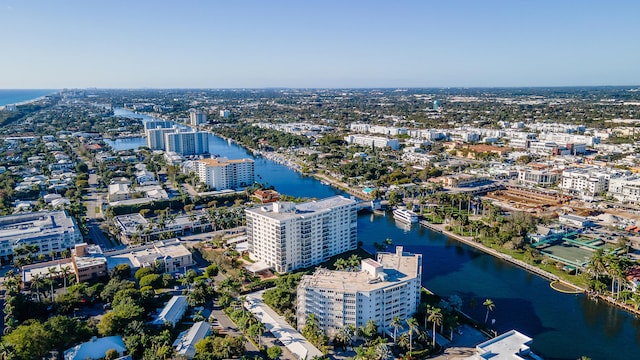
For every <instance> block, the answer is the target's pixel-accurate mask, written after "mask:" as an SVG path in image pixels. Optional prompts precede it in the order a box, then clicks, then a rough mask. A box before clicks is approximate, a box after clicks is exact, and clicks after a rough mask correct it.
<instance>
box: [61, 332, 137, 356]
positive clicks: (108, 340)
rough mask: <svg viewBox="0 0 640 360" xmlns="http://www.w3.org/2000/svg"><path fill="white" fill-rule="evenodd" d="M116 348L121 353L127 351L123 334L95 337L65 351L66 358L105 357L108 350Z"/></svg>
mask: <svg viewBox="0 0 640 360" xmlns="http://www.w3.org/2000/svg"><path fill="white" fill-rule="evenodd" d="M110 349H115V350H116V351H117V352H118V353H119V354H123V353H124V352H126V351H127V348H126V346H125V345H124V341H123V340H122V336H107V337H103V338H96V337H93V338H92V339H91V340H90V341H87V342H85V343H82V344H80V345H76V346H74V347H72V348H71V349H68V350H66V351H65V352H64V359H65V360H85V359H101V358H104V356H105V354H106V353H107V350H110Z"/></svg>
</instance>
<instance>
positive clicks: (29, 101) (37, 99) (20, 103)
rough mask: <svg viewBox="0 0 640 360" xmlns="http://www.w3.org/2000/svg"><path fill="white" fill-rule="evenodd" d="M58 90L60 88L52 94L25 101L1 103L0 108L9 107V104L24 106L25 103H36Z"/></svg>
mask: <svg viewBox="0 0 640 360" xmlns="http://www.w3.org/2000/svg"><path fill="white" fill-rule="evenodd" d="M58 92H59V90H56V91H54V92H52V93H50V94H47V95H42V96H39V97H37V98H35V99H30V100H24V101H19V102H15V103H7V104H3V105H0V110H5V109H6V108H7V106H9V105H13V106H24V105H29V104H33V103H36V102H38V101H41V100H44V99H45V98H46V97H47V96H50V95H53V94H57V93H58Z"/></svg>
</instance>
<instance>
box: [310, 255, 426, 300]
mask: <svg viewBox="0 0 640 360" xmlns="http://www.w3.org/2000/svg"><path fill="white" fill-rule="evenodd" d="M399 248H400V250H399V251H400V253H397V252H396V253H379V254H378V261H375V260H373V259H364V260H362V262H363V267H364V265H366V266H368V267H370V268H373V269H376V274H377V275H374V273H372V272H370V271H367V270H365V269H361V270H360V271H355V272H353V271H339V270H328V269H324V268H318V269H317V270H316V271H315V272H314V273H313V275H306V276H304V277H303V280H302V281H301V282H300V284H301V285H303V286H310V287H317V288H322V289H334V290H345V291H354V292H355V291H373V290H376V289H379V288H384V287H386V286H389V285H392V284H395V283H398V282H404V281H408V280H411V279H414V278H416V277H418V276H420V274H419V271H420V267H421V262H422V256H421V255H417V254H411V253H406V252H402V249H401V247H399ZM400 254H401V255H400Z"/></svg>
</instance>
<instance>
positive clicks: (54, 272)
mask: <svg viewBox="0 0 640 360" xmlns="http://www.w3.org/2000/svg"><path fill="white" fill-rule="evenodd" d="M48 271H49V272H48V273H49V279H50V281H51V301H53V295H54V294H55V292H54V288H53V285H54V284H55V280H54V278H56V277H58V274H59V271H58V269H56V268H55V267H50V268H49V269H48Z"/></svg>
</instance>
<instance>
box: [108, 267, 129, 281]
mask: <svg viewBox="0 0 640 360" xmlns="http://www.w3.org/2000/svg"><path fill="white" fill-rule="evenodd" d="M109 276H111V278H112V279H113V278H118V279H124V280H126V279H129V278H131V266H129V265H127V264H119V265H116V266H115V267H114V268H113V269H111V272H110V274H109Z"/></svg>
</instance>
